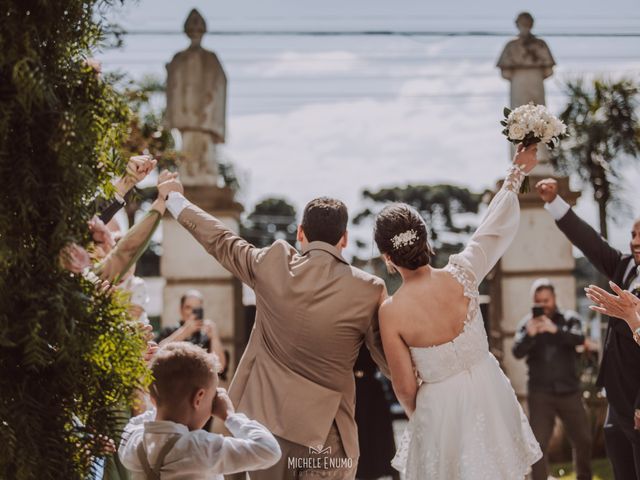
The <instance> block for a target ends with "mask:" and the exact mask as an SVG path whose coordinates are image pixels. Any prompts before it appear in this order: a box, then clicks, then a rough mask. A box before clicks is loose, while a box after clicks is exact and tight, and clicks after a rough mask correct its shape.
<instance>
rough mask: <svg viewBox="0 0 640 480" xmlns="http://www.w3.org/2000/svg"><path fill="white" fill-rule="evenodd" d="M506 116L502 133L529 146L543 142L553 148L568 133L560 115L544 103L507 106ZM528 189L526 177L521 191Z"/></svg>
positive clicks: (502, 123) (511, 139)
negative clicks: (551, 112)
mask: <svg viewBox="0 0 640 480" xmlns="http://www.w3.org/2000/svg"><path fill="white" fill-rule="evenodd" d="M504 117H505V118H504V120H502V121H501V122H500V125H502V126H503V127H504V130H502V134H503V135H504V136H505V137H507V140H509V141H510V142H511V143H514V144H518V143H522V144H523V145H524V146H525V147H528V146H529V145H533V144H534V143H539V142H542V143H544V144H546V145H547V147H549V148H550V149H553V148H554V147H555V146H556V145H558V143H559V142H560V139H561V138H564V137H565V136H566V135H567V126H566V125H565V124H564V123H563V122H562V121H561V120H560V119H559V118H558V117H556V116H554V115H551V114H550V113H549V111H548V110H547V107H545V106H544V105H536V104H534V103H533V102H531V103H529V104H527V105H522V106H520V107H518V108H516V109H515V110H513V111H512V110H510V109H508V108H506V107H505V109H504ZM528 190H529V179H528V178H526V179H525V181H524V182H523V184H522V190H521V192H526V191H528Z"/></svg>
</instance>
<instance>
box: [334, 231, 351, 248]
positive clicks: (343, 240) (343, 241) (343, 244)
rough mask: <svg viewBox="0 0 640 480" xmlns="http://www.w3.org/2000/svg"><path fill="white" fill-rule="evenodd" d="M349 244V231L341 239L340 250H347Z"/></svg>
mask: <svg viewBox="0 0 640 480" xmlns="http://www.w3.org/2000/svg"><path fill="white" fill-rule="evenodd" d="M348 243H349V231H348V230H345V231H344V234H343V235H342V237H340V241H339V242H338V245H337V247H338V248H347V244H348Z"/></svg>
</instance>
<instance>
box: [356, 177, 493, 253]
mask: <svg viewBox="0 0 640 480" xmlns="http://www.w3.org/2000/svg"><path fill="white" fill-rule="evenodd" d="M362 196H363V198H364V199H365V200H366V201H369V202H370V203H372V204H373V205H372V206H371V207H368V208H366V209H364V210H363V211H362V212H360V213H358V214H357V215H356V216H355V217H354V219H353V223H354V224H356V225H358V224H360V223H362V222H364V221H365V220H366V219H370V220H371V219H372V218H373V217H374V212H377V211H379V210H381V209H382V208H383V206H384V204H387V203H393V202H403V203H407V204H409V205H411V206H412V207H413V208H415V209H416V210H417V211H418V212H419V213H420V215H421V216H422V218H424V220H425V222H426V223H427V225H428V226H429V227H428V228H429V235H430V238H431V241H432V242H433V246H434V247H435V249H436V252H437V259H436V263H443V262H444V263H446V259H447V258H448V256H449V255H450V254H451V253H455V252H457V251H459V250H460V248H461V247H462V244H463V239H464V238H465V237H466V236H467V235H468V234H469V233H470V232H471V231H472V229H473V225H471V224H469V223H464V224H462V225H456V223H455V222H454V217H456V216H458V215H460V214H465V213H472V214H476V213H478V208H479V206H480V204H481V203H482V199H483V196H484V193H473V192H471V191H470V190H469V189H467V188H463V187H458V186H455V185H407V186H404V187H399V186H394V187H388V188H383V189H380V190H378V191H377V192H372V191H370V190H365V191H364V192H363V193H362ZM362 245H364V243H363V244H362Z"/></svg>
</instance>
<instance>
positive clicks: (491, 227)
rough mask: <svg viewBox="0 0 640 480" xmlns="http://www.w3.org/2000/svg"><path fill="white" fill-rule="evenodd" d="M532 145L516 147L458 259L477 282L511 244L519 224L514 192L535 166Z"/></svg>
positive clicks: (535, 148)
mask: <svg viewBox="0 0 640 480" xmlns="http://www.w3.org/2000/svg"><path fill="white" fill-rule="evenodd" d="M536 152H537V147H536V145H531V146H529V147H527V148H524V147H523V146H522V145H518V152H517V153H516V155H515V157H514V159H513V166H512V167H511V168H510V169H509V174H508V175H507V178H506V179H505V181H504V184H503V185H502V188H501V189H500V191H499V192H498V193H497V194H496V195H495V197H493V200H492V201H491V203H490V204H489V207H488V208H487V212H486V213H485V216H484V219H483V220H482V222H481V223H480V226H479V227H478V228H477V230H476V231H475V233H474V234H473V235H472V236H471V239H470V240H469V242H468V243H467V246H466V248H465V249H464V250H463V251H462V253H460V255H459V257H462V258H463V259H465V260H466V261H467V262H468V263H469V264H470V265H469V266H470V268H471V270H472V271H473V273H474V274H475V276H476V280H477V282H478V283H480V282H481V281H482V279H483V278H484V277H485V276H486V275H487V273H489V271H490V270H491V269H492V268H493V267H494V265H495V264H496V263H497V262H498V260H499V259H500V257H502V255H504V253H505V252H506V250H507V248H508V247H509V245H511V242H512V241H513V239H514V237H515V235H516V232H517V231H518V225H519V223H520V203H519V201H518V191H519V190H520V185H521V184H522V181H523V180H524V177H525V175H526V174H527V173H529V172H530V171H531V170H532V169H533V168H534V167H535V166H536V164H537V160H536Z"/></svg>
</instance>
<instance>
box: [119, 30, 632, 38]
mask: <svg viewBox="0 0 640 480" xmlns="http://www.w3.org/2000/svg"><path fill="white" fill-rule="evenodd" d="M121 33H122V34H123V35H140V36H155V35H184V32H183V31H181V30H124V31H122V32H121ZM207 34H208V35H212V36H229V37H239V36H242V37H244V36H249V37H250V36H253V37H362V36H380V37H391V36H396V37H513V36H514V33H513V32H512V31H510V32H502V31H490V30H484V31H482V30H478V31H474V30H469V31H455V30H441V31H439V30H404V31H403V30H210V31H208V32H207ZM538 35H539V36H541V37H579V38H581V37H593V38H615V37H623V38H628V37H631V38H633V37H637V38H640V32H539V33H538Z"/></svg>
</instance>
